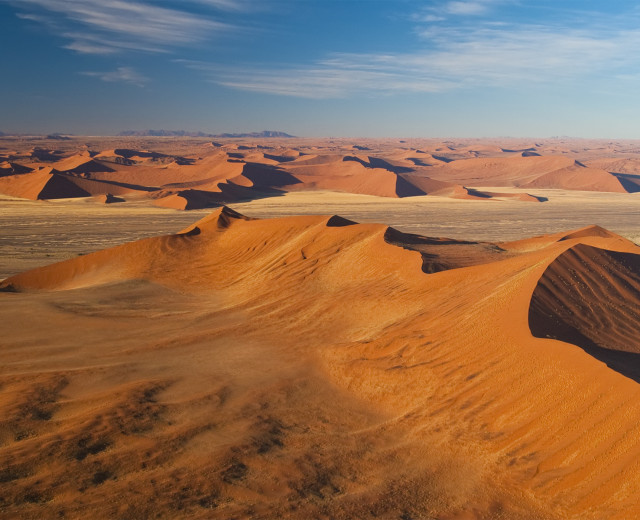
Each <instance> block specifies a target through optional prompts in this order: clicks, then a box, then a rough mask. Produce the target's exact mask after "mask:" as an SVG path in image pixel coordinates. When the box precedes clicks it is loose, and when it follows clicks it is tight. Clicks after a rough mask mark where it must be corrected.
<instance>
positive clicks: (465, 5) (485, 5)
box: [443, 0, 492, 15]
mask: <svg viewBox="0 0 640 520" xmlns="http://www.w3.org/2000/svg"><path fill="white" fill-rule="evenodd" d="M491 3H492V2H486V1H484V2H483V1H481V0H474V1H464V2H463V1H454V2H447V3H446V4H445V6H444V9H443V10H444V12H446V13H448V14H458V15H476V14H482V13H485V12H486V11H487V10H488V9H489V6H490V4H491Z"/></svg>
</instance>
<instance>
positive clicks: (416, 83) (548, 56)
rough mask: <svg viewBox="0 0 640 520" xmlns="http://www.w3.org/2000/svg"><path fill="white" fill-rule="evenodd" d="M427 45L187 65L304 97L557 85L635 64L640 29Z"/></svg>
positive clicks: (493, 33) (458, 34) (444, 35)
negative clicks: (258, 63) (261, 62)
mask: <svg viewBox="0 0 640 520" xmlns="http://www.w3.org/2000/svg"><path fill="white" fill-rule="evenodd" d="M428 39H429V41H428V45H427V44H426V45H425V47H426V48H425V49H424V50H422V51H416V52H412V53H388V54H353V53H351V54H347V53H343V54H333V55H331V56H329V57H327V58H325V59H323V60H318V61H316V62H314V63H312V64H310V65H306V66H283V67H280V68H277V67H276V68H274V67H269V68H260V67H246V68H236V69H231V70H230V69H228V68H221V67H216V66H214V65H208V64H205V63H196V62H189V63H186V64H187V66H190V67H192V68H196V69H199V70H201V71H202V72H204V73H205V74H206V75H207V77H208V79H209V80H210V81H212V82H214V83H217V84H220V85H224V86H227V87H231V88H236V89H243V90H249V91H255V92H265V93H271V94H279V95H286V96H296V97H303V98H319V99H321V98H337V97H346V96H349V95H353V94H362V93H376V94H385V93H397V92H443V91H449V90H453V89H456V88H465V87H522V86H530V85H532V84H538V85H543V84H554V83H558V82H563V81H568V80H575V79H578V78H586V77H588V76H590V75H593V74H599V75H601V76H606V75H607V74H609V75H612V76H614V75H618V74H622V73H623V71H628V70H630V69H631V70H635V69H634V67H635V68H636V69H637V66H638V65H639V64H640V58H638V57H636V56H635V54H634V53H630V52H629V49H634V48H638V46H639V45H640V30H627V31H618V32H613V33H608V34H594V33H593V32H591V31H587V30H576V29H569V28H566V27H563V28H557V29H551V28H549V27H545V26H536V25H519V26H500V25H482V26H480V27H479V28H477V29H475V30H470V29H469V28H468V27H465V28H458V29H456V30H454V29H452V28H451V27H449V28H445V29H442V30H441V31H435V32H434V31H430V32H429V34H428Z"/></svg>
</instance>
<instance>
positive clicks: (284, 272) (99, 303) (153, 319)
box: [0, 208, 640, 520]
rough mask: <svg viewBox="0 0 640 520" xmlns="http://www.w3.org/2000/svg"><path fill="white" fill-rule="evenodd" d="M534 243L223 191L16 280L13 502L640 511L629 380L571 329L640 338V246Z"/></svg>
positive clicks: (62, 509) (435, 513) (3, 513)
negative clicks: (187, 218)
mask: <svg viewBox="0 0 640 520" xmlns="http://www.w3.org/2000/svg"><path fill="white" fill-rule="evenodd" d="M536 242H538V243H539V244H538V245H539V246H540V247H538V248H535V249H534V248H531V249H530V250H529V251H528V252H524V253H523V252H518V251H515V250H513V251H509V250H507V249H505V248H503V247H500V246H497V245H495V244H488V243H485V244H483V243H476V242H460V241H454V240H447V239H434V238H428V237H417V236H414V235H406V234H403V233H400V232H397V231H395V230H393V229H390V228H388V227H387V226H384V225H378V224H356V223H353V222H350V221H348V220H346V219H343V218H340V217H336V216H332V217H329V216H307V217H289V218H279V219H272V220H255V219H247V218H245V217H243V216H242V215H239V214H237V213H235V212H233V211H231V210H229V209H227V208H221V209H219V210H217V211H215V212H213V213H212V214H211V215H210V216H208V217H206V218H204V219H202V220H201V221H199V222H197V223H195V224H194V225H192V226H190V227H188V228H187V229H185V230H184V231H183V232H182V233H179V234H176V235H171V236H165V237H158V238H151V239H146V240H141V241H138V242H133V243H129V244H124V245H121V246H119V247H116V248H112V249H108V250H104V251H99V252H96V253H92V254H89V255H86V256H81V257H77V258H73V259H70V260H67V261H65V262H61V263H58V264H53V265H50V266H47V267H43V268H40V269H36V270H33V271H29V272H26V273H22V274H19V275H16V276H13V277H11V278H9V279H7V280H5V281H3V282H2V283H1V284H0V287H1V288H2V289H3V291H4V292H0V307H1V308H2V312H3V316H5V320H4V323H5V325H4V328H3V344H2V346H0V349H1V352H2V358H3V366H2V367H0V383H1V384H2V386H1V387H0V438H1V439H2V443H1V444H0V476H1V477H2V478H0V491H1V492H0V517H4V518H34V517H54V516H64V517H80V516H83V515H84V516H86V512H87V511H88V510H91V514H92V516H93V517H96V518H109V517H114V516H115V517H117V516H122V517H135V518H147V517H190V518H231V517H256V518H257V517H259V518H284V517H287V518H316V517H326V518H375V517H377V518H398V517H400V518H402V517H405V518H409V517H410V518H437V519H439V520H444V519H448V518H474V519H480V518H500V517H502V518H509V519H534V518H535V519H545V520H546V519H555V518H558V519H560V518H581V519H587V520H595V519H602V518H608V519H625V518H635V517H637V516H638V515H640V501H639V500H638V496H640V467H638V465H637V464H636V461H637V457H638V455H640V444H639V442H638V438H637V434H636V432H637V429H638V427H639V426H640V399H638V397H640V387H639V386H638V382H637V378H635V377H634V375H633V374H631V373H630V372H628V371H627V372H625V371H624V367H622V366H620V365H616V364H615V362H614V361H615V360H613V361H612V360H611V359H609V358H607V359H606V361H605V362H606V363H607V364H605V363H602V362H601V359H603V358H602V356H601V355H600V353H599V352H596V351H595V350H593V348H592V347H591V346H590V345H587V344H583V343H582V338H583V337H584V338H587V339H588V340H589V341H592V342H593V343H595V344H596V345H598V348H600V349H603V350H606V351H607V352H608V353H609V354H610V353H613V354H614V355H618V354H620V355H627V356H635V355H636V354H635V353H636V352H637V351H638V348H639V345H638V339H637V338H638V334H637V332H638V330H637V320H638V316H639V315H638V310H637V309H638V305H639V304H640V291H639V288H640V278H639V274H638V273H639V270H638V258H640V256H639V255H640V248H638V247H637V246H635V245H634V244H632V243H630V242H629V241H627V240H624V239H621V238H619V237H617V236H616V235H613V234H610V233H608V232H606V231H605V230H602V229H601V228H597V227H592V228H586V229H583V230H578V231H577V232H568V233H562V234H558V235H557V236H553V237H549V238H548V239H547V240H546V242H545V245H544V246H542V242H544V240H543V239H541V238H539V239H537V240H536ZM429 273H431V274H429ZM11 291H14V292H11ZM15 291H20V292H17V293H16V292H15ZM42 291H44V292H42ZM582 302H584V303H586V304H587V305H590V306H592V307H590V309H586V311H585V312H584V313H582V311H581V309H580V305H582ZM578 311H580V312H578ZM34 316H37V320H38V327H32V326H31V327H28V326H26V325H27V324H28V323H32V321H33V319H34ZM557 320H560V323H561V326H562V327H561V328H558V327H556V326H555V325H554V324H555V323H556V321H557ZM596 323H597V324H604V325H606V327H605V328H602V327H598V326H596ZM530 325H531V330H530V328H529V327H530ZM539 327H542V329H541V330H542V331H543V332H544V334H543V337H536V336H538V335H540V334H539ZM563 327H564V328H566V329H567V330H569V329H570V330H571V331H577V332H578V333H579V335H578V334H576V333H574V332H571V334H572V335H571V336H567V337H564V336H562V331H563V330H565V329H564V328H563ZM634 327H635V328H634ZM532 331H533V334H532ZM549 336H552V337H556V338H558V339H551V338H549ZM633 363H636V366H637V361H636V360H635V358H633ZM608 365H609V366H608Z"/></svg>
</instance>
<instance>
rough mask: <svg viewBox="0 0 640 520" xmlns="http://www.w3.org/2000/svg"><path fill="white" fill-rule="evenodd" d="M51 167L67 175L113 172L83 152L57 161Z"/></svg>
mask: <svg viewBox="0 0 640 520" xmlns="http://www.w3.org/2000/svg"><path fill="white" fill-rule="evenodd" d="M53 167H54V168H55V169H56V170H58V171H61V172H68V173H93V172H112V171H113V169H112V168H110V167H109V166H107V165H106V164H104V163H101V162H98V161H96V160H94V159H93V158H92V157H91V154H90V153H89V152H83V153H80V154H77V155H73V156H71V157H67V158H65V159H62V160H60V161H57V162H56V163H55V164H54V165H53Z"/></svg>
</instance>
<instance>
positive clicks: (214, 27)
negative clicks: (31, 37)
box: [13, 0, 241, 54]
mask: <svg viewBox="0 0 640 520" xmlns="http://www.w3.org/2000/svg"><path fill="white" fill-rule="evenodd" d="M199 1H200V2H202V3H206V4H208V5H209V6H212V7H216V8H220V9H223V8H224V9H231V8H240V7H239V6H240V5H241V4H240V3H239V2H238V0H199ZM13 3H15V5H16V6H18V7H19V8H21V9H27V10H29V9H31V10H34V9H37V10H38V13H37V15H34V14H33V13H29V12H28V13H23V14H20V15H19V16H21V17H22V18H30V19H32V20H37V19H40V20H41V19H42V18H44V17H45V13H46V14H48V15H49V17H51V18H53V17H57V18H59V20H57V21H58V22H60V23H61V24H66V25H67V27H71V29H69V30H68V31H67V33H71V32H73V33H74V37H73V38H72V41H71V43H69V44H67V45H66V46H65V47H66V48H68V49H70V50H73V51H75V52H79V53H83V54H109V53H116V52H119V51H121V50H122V49H129V50H139V51H146V52H159V51H163V50H165V49H166V48H168V47H173V46H188V45H194V44H198V43H200V42H203V41H205V40H206V39H208V38H210V37H211V36H212V35H215V34H217V33H220V32H222V31H226V30H229V29H230V26H229V25H227V24H224V23H222V22H220V21H217V20H215V19H213V18H212V17H211V16H198V15H196V14H192V13H188V12H186V11H182V10H177V9H170V8H166V7H160V6H157V5H151V4H149V3H146V2H142V1H136V0H131V1H125V0H73V1H69V0H21V1H20V2H19V3H17V2H13ZM43 10H44V11H43ZM96 38H99V39H101V40H102V41H103V42H104V43H100V44H99V43H97V42H96V41H95V39H96ZM109 49H110V50H109Z"/></svg>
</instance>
